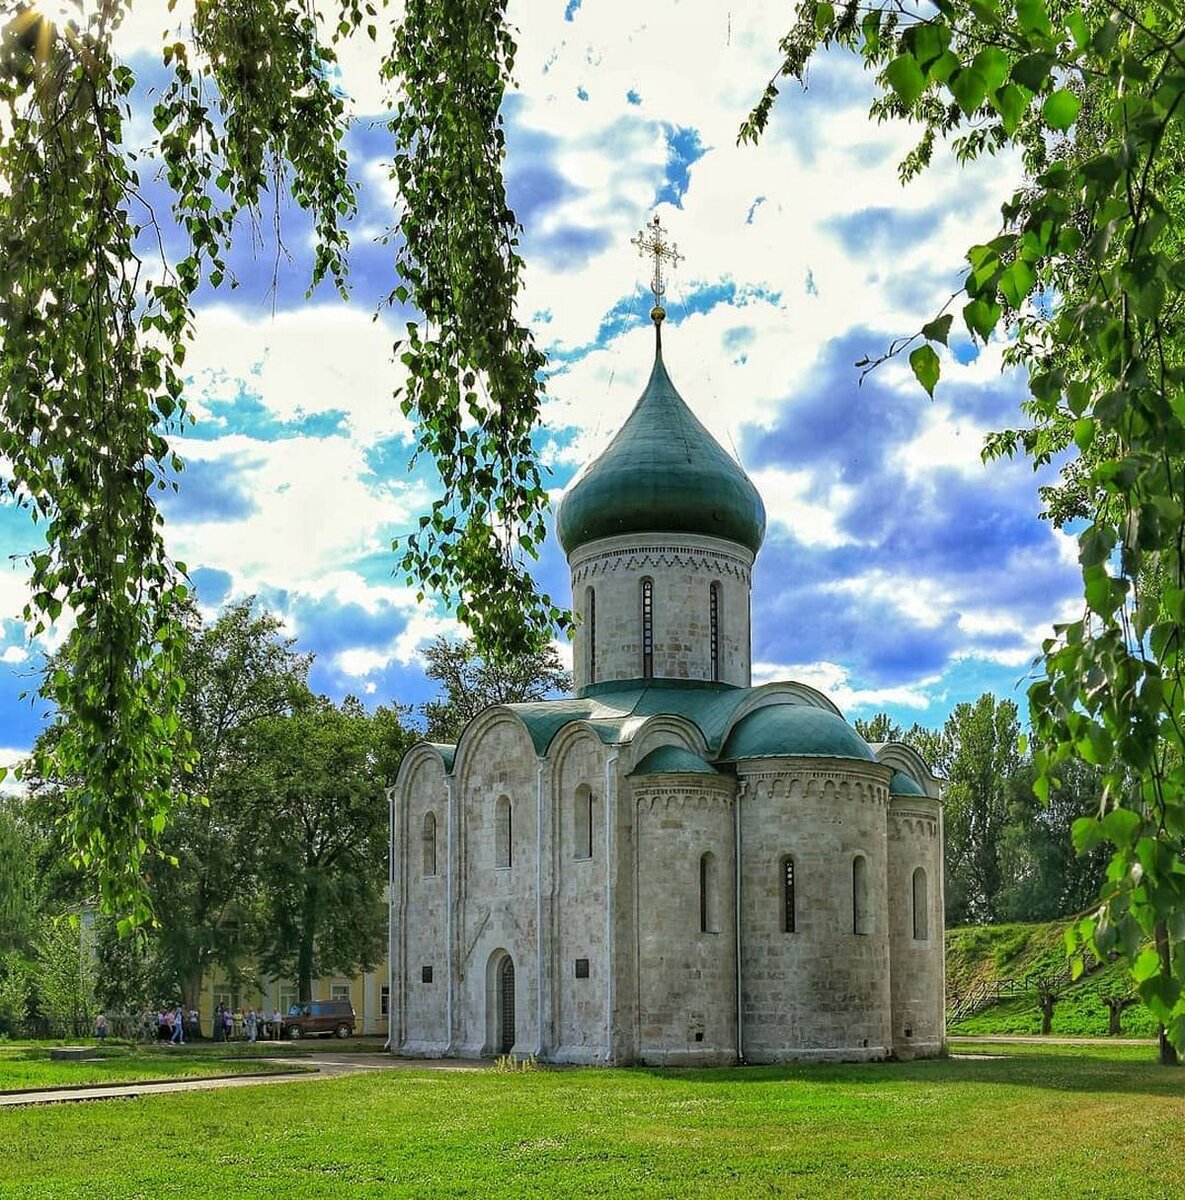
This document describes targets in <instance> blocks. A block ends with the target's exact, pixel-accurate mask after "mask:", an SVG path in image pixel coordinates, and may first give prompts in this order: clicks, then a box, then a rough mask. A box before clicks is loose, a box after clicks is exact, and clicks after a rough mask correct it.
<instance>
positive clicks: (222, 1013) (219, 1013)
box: [214, 1004, 284, 1042]
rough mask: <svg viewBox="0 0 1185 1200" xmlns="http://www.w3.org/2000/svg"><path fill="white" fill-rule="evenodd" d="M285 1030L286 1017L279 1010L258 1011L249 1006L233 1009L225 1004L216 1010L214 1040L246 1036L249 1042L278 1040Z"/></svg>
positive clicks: (230, 1039)
mask: <svg viewBox="0 0 1185 1200" xmlns="http://www.w3.org/2000/svg"><path fill="white" fill-rule="evenodd" d="M283 1032H284V1017H283V1014H282V1013H280V1012H279V1011H276V1012H273V1011H272V1010H271V1008H268V1009H267V1011H266V1012H264V1011H260V1012H256V1010H255V1009H253V1008H249V1009H247V1010H246V1011H245V1012H244V1011H243V1009H242V1008H239V1009H236V1010H235V1011H233V1012H232V1011H231V1010H230V1009H229V1008H228V1007H227V1006H226V1005H225V1004H220V1005H218V1007H217V1008H216V1009H215V1010H214V1040H215V1041H216V1042H229V1041H232V1040H234V1041H238V1040H241V1039H243V1038H246V1040H247V1041H248V1042H258V1041H273V1042H278V1041H279V1040H280V1035H281V1034H282V1033H283Z"/></svg>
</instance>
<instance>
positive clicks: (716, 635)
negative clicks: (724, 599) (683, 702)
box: [708, 583, 720, 683]
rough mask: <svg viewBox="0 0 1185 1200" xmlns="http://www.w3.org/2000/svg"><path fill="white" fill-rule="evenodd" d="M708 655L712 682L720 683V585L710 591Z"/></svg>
mask: <svg viewBox="0 0 1185 1200" xmlns="http://www.w3.org/2000/svg"><path fill="white" fill-rule="evenodd" d="M708 654H709V658H710V660H711V667H712V675H711V678H712V682H713V683H719V682H720V584H719V583H713V584H712V586H711V587H710V588H709V589H708Z"/></svg>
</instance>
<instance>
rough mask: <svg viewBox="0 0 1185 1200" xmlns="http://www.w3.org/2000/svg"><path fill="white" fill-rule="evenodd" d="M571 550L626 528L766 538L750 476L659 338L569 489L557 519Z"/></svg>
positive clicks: (756, 541)
mask: <svg viewBox="0 0 1185 1200" xmlns="http://www.w3.org/2000/svg"><path fill="white" fill-rule="evenodd" d="M556 531H557V533H558V534H559V539H560V544H561V545H562V546H563V548H564V552H565V553H566V554H569V555H571V553H572V552H573V551H574V550H576V549H577V548H578V547H580V546H583V545H585V544H587V543H588V542H593V541H596V540H597V539H598V538H606V537H615V536H616V535H618V534H623V533H699V534H706V535H707V536H709V537H718V538H724V539H726V540H728V541H730V542H739V543H740V544H741V545H742V546H747V547H748V548H749V549H750V550H752V551H753V553H754V554H756V553H757V551H758V550H759V549H760V548H761V541H762V538H763V537H764V536H765V506H764V505H763V504H762V502H761V497H760V495H758V492H757V489H756V488H755V487H754V486H753V481H752V480H751V479H750V478H749V476H748V475H746V474H745V471H744V468H742V467H741V465H740V464H739V463H737V462H736V461H735V460H734V459H733V458H732V457H731V456H730V455H729V454H728V453H727V452H726V451H725V450H724V448H723V447H722V446H721V445H720V443H719V442H717V441H716V439H715V438H714V437H712V435H711V434H710V433H709V432H708V431H707V430H706V429H705V428H704V427H703V425H701V424H700V422H699V420H698V419H697V418H696V415H695V414H694V413H693V412H692V411H691V409H690V408H688V407H687V405H686V404H685V403H684V401H683V398H682V397H681V396H680V395H679V393H678V392H677V391H676V390H675V385H674V384H673V383H672V382H671V377H670V376H669V375H668V374H667V370H666V367H665V366H664V365H663V361H662V342H661V340H658V341H657V344H656V352H655V356H654V369H653V370H652V371H651V372H650V381H649V383H647V384H646V390H645V391H644V392H643V393H642V395H641V398H640V399H639V400H638V403H637V404H636V405H634V411H633V412H632V413H630V415H629V417H628V418H627V419H626V422H625V424H624V425H622V427H621V428H620V429H619V430H618V431H617V434H616V435H615V436H614V438H613V440H612V441H611V442H610V443H609V445H608V447H607V448H606V449H605V451H604V452H603V453H602V454H601V456H600V457H599V458H597V459H595V460H594V461H593V462H592V463H591V464H590V465H589V466H588V468H587V470H586V471H585V472H584V474H583V475H581V476H580V477H579V478H578V479H577V480H576V482H575V483H573V485H572V486H571V487H570V488H569V489H568V493H567V495H565V496H564V499H563V501H562V503H561V504H560V511H559V516H558V517H557V518H556Z"/></svg>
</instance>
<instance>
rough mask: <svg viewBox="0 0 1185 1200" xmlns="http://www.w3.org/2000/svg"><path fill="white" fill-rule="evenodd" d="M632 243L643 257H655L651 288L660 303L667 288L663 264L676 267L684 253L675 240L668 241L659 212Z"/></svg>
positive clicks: (655, 298) (657, 302)
mask: <svg viewBox="0 0 1185 1200" xmlns="http://www.w3.org/2000/svg"><path fill="white" fill-rule="evenodd" d="M630 245H631V246H637V247H638V253H639V254H640V255H641V256H642V257H643V258H644V257H645V256H646V255H647V254H649V255H651V256H652V257H653V258H654V270H653V272H652V273H651V276H650V290H651V291H652V292H653V293H654V303H655V305H659V304H660V303H661V301H662V297H663V293H664V292H665V291H666V290H667V289H666V282H665V280H664V279H663V275H662V265H663V263H664V262H666V263H670V265H671V266H672V267H674V266H676V265H677V264H678V263H680V262H682V261H683V255H682V254H680V253H679V249H678V247H677V246H676V245H675V243H674V242H669V241H667V233H666V230H665V229H663V227H662V224H661V222H660V221H659V219H658V213H655V214H654V219H653V220H652V221H648V222H647V223H646V228H645V229H639V230H638V236H637V237H635V238H630Z"/></svg>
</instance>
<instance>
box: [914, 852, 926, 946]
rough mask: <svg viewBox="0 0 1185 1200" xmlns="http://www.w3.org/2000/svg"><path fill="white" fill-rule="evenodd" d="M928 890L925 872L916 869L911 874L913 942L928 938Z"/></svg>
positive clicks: (919, 868)
mask: <svg viewBox="0 0 1185 1200" xmlns="http://www.w3.org/2000/svg"><path fill="white" fill-rule="evenodd" d="M929 909H930V889H929V887H928V886H927V884H926V871H925V868H924V867H918V868H917V870H916V871H914V873H913V936H914V941H918V942H924V941H925V940H926V939H927V938H928V937H929V936H930V920H929V917H930V913H929Z"/></svg>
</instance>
